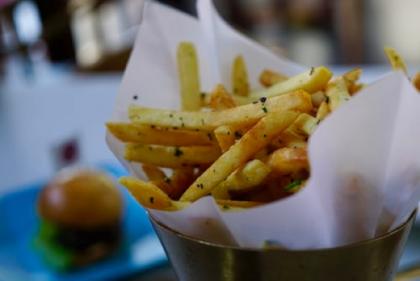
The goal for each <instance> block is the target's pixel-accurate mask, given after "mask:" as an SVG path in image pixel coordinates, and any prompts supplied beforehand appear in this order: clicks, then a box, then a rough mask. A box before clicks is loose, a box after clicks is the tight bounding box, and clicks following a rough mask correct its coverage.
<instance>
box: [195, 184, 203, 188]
mask: <svg viewBox="0 0 420 281" xmlns="http://www.w3.org/2000/svg"><path fill="white" fill-rule="evenodd" d="M196 186H197V188H199V189H203V188H204V185H203V184H202V183H197V184H196Z"/></svg>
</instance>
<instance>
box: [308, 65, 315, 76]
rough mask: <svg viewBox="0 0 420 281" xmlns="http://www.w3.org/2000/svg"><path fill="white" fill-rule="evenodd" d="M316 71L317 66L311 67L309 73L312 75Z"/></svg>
mask: <svg viewBox="0 0 420 281" xmlns="http://www.w3.org/2000/svg"><path fill="white" fill-rule="evenodd" d="M314 72H315V67H313V66H312V67H311V71H310V72H309V75H312V74H314Z"/></svg>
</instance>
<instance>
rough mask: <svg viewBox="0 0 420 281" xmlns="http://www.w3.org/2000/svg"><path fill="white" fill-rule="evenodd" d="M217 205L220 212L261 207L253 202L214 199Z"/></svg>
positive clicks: (259, 203) (258, 203)
mask: <svg viewBox="0 0 420 281" xmlns="http://www.w3.org/2000/svg"><path fill="white" fill-rule="evenodd" d="M216 203H217V205H219V206H220V208H221V209H222V210H225V211H227V210H235V209H243V208H252V207H256V206H259V205H261V204H262V203H261V202H255V201H236V200H223V199H216Z"/></svg>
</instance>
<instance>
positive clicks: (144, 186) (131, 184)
mask: <svg viewBox="0 0 420 281" xmlns="http://www.w3.org/2000/svg"><path fill="white" fill-rule="evenodd" d="M119 181H120V183H121V184H122V185H123V186H125V187H126V188H127V190H128V191H129V192H130V193H131V194H132V195H133V197H134V198H135V199H136V200H137V201H138V202H139V203H140V204H141V205H143V206H144V207H146V208H150V209H158V210H167V211H175V210H180V209H182V208H184V207H185V206H186V205H187V204H185V203H183V202H174V201H172V200H171V198H169V196H168V195H167V194H166V193H165V192H163V191H162V190H160V189H159V188H158V187H157V186H156V185H154V184H153V183H150V182H144V181H141V180H139V179H136V178H134V177H122V178H120V180H119Z"/></svg>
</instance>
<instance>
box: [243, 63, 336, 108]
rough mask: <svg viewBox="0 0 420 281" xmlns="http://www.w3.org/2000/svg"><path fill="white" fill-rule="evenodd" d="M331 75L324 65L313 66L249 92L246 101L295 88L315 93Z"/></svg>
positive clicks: (284, 92)
mask: <svg viewBox="0 0 420 281" xmlns="http://www.w3.org/2000/svg"><path fill="white" fill-rule="evenodd" d="M331 77H332V73H331V71H330V70H329V69H328V68H326V67H324V66H320V67H313V68H311V69H310V70H308V71H306V72H304V73H301V74H299V75H296V76H293V77H290V78H289V79H287V80H285V81H282V82H279V83H277V84H275V85H273V86H271V87H270V88H268V89H265V90H262V91H259V92H255V93H251V94H250V96H249V98H248V101H254V100H257V99H258V98H261V97H273V96H279V95H284V94H286V93H289V92H292V91H296V90H304V91H307V92H309V93H315V92H317V91H320V90H323V89H324V88H325V86H326V85H327V83H328V81H329V80H330V79H331ZM242 102H243V99H242Z"/></svg>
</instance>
